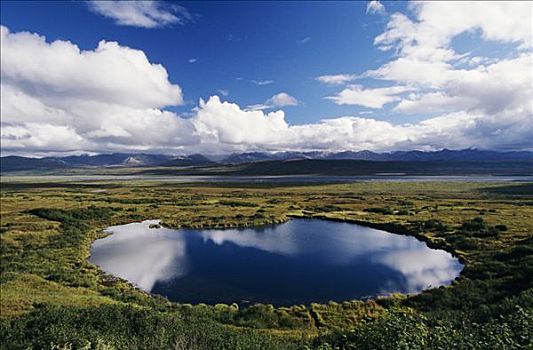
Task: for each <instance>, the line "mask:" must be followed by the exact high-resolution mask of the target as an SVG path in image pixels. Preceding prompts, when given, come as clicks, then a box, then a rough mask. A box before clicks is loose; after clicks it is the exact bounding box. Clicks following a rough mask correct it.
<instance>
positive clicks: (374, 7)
mask: <svg viewBox="0 0 533 350" xmlns="http://www.w3.org/2000/svg"><path fill="white" fill-rule="evenodd" d="M386 12H387V11H386V10H385V6H383V4H382V3H381V2H379V1H377V0H372V1H369V2H368V3H367V5H366V13H372V14H376V13H377V14H380V15H382V14H385V13H386Z"/></svg>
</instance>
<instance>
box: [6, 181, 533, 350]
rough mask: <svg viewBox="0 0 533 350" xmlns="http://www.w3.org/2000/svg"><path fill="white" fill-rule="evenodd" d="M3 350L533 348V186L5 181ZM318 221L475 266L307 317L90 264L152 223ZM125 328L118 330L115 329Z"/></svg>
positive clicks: (315, 310)
mask: <svg viewBox="0 0 533 350" xmlns="http://www.w3.org/2000/svg"><path fill="white" fill-rule="evenodd" d="M1 196H2V197H1V201H2V202H1V204H2V208H1V243H2V245H1V268H2V276H1V280H0V282H1V292H2V293H1V320H2V323H1V324H2V338H3V339H2V341H1V342H0V343H1V345H0V347H1V348H6V349H16V348H28V347H29V348H35V349H37V348H52V347H55V348H60V349H62V348H69V346H70V347H71V348H83V347H85V348H95V349H96V348H102V349H103V348H106V349H108V348H117V349H119V348H120V349H126V348H129V349H131V348H143V349H147V348H153V349H157V348H175V349H189V348H191V349H196V348H198V349H210V348H227V349H235V348H241V349H247V348H256V349H264V348H280V349H286V348H306V347H308V348H320V349H337V348H338V349H344V348H346V349H351V348H354V349H355V348H358V349H359V348H363V349H364V348H383V349H387V348H399V347H402V346H403V347H404V348H527V347H529V346H531V345H532V344H531V342H532V340H531V339H532V332H531V328H532V327H531V325H532V324H533V319H532V317H533V316H532V314H533V313H532V309H533V289H532V287H533V283H532V278H531V276H533V183H461V182H442V183H441V182H438V183H437V182H426V183H424V182H405V183H383V182H382V183H379V182H360V183H353V184H338V185H298V184H290V185H289V184H286V185H281V184H278V185H272V184H228V183H226V184H216V183H213V184H206V183H197V184H172V183H162V182H157V181H125V182H105V181H95V182H79V183H72V182H71V183H61V182H57V183H40V182H38V181H35V182H25V183H16V182H4V183H2V191H1ZM291 217H317V218H324V219H333V220H343V221H348V222H354V223H359V224H364V225H368V226H372V227H376V228H383V229H387V230H389V231H391V232H397V233H401V234H409V235H414V236H416V237H418V238H420V239H422V240H424V241H426V242H427V244H428V245H429V246H431V247H438V248H441V249H445V250H448V251H450V252H452V253H453V254H455V255H456V256H458V257H459V258H460V259H461V261H462V262H463V263H464V264H465V268H464V270H463V271H462V273H461V276H460V277H459V278H458V279H457V280H456V281H455V282H454V283H453V284H452V285H451V286H448V287H440V288H436V289H431V290H427V291H425V292H423V293H421V294H418V295H414V296H402V295H396V296H392V297H387V298H379V299H377V300H367V301H346V302H343V303H329V304H323V305H320V304H312V305H309V306H304V305H296V306H292V307H282V308H274V307H273V306H270V305H256V306H251V307H248V308H242V307H241V308H239V306H238V305H224V304H218V305H214V306H209V305H184V304H177V303H171V302H169V301H167V300H165V299H163V298H161V297H157V296H151V295H148V294H146V293H144V292H142V291H140V290H138V289H135V288H134V287H132V286H131V285H129V284H128V283H126V282H125V281H122V280H120V279H117V278H114V277H112V276H109V275H106V274H104V273H102V272H101V271H99V270H98V269H97V268H96V267H95V266H94V265H92V264H90V263H89V262H88V261H87V258H88V256H89V248H90V244H91V242H92V241H93V240H94V239H96V238H98V237H101V236H102V235H103V233H102V229H103V228H105V227H107V226H110V225H117V224H124V223H130V222H137V221H141V220H145V219H155V218H157V219H161V220H162V223H163V225H165V226H167V227H173V228H179V227H188V228H206V227H214V228H224V227H241V226H252V225H264V224H272V223H280V222H284V221H286V220H288V219H289V218H291ZM117 325H119V326H117Z"/></svg>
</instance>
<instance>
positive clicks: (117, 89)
mask: <svg viewBox="0 0 533 350" xmlns="http://www.w3.org/2000/svg"><path fill="white" fill-rule="evenodd" d="M0 6H1V16H0V17H1V26H2V27H1V41H0V43H1V52H0V53H1V64H0V66H1V104H0V106H1V108H0V116H1V152H2V155H8V154H18V155H31V156H43V155H63V154H80V153H91V154H92V153H109V152H145V153H166V154H188V153H205V154H225V153H231V152H246V151H311V150H321V151H345V150H351V151H358V150H372V151H377V152H388V151H395V150H414V149H416V150H439V149H443V148H448V149H465V148H478V149H491V150H502V151H504V150H533V105H532V103H533V102H532V101H533V63H532V60H533V56H532V49H533V28H532V25H533V24H532V23H533V22H532V21H533V19H532V16H533V3H532V2H527V1H523V2H511V1H506V2H496V1H490V2H479V1H478V2H457V1H453V2H445V1H433V2H422V1H416V2H401V1H391V2H389V1H381V2H379V1H368V2H365V1H357V2H347V1H346V2H345V1H343V2H332V1H327V2H317V1H313V2H302V1H298V2H296V1H294V2H270V1H269V2H267V1H264V2H245V1H239V2H231V1H223V2H213V1H209V2H166V1H153V2H148V1H35V2H33V1H2V2H0Z"/></svg>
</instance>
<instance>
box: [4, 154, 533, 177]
mask: <svg viewBox="0 0 533 350" xmlns="http://www.w3.org/2000/svg"><path fill="white" fill-rule="evenodd" d="M218 159H220V157H219V158H218ZM305 159H308V160H366V161H376V162H439V161H440V162H451V161H459V162H462V161H469V162H496V161H498V162H502V161H525V162H533V152H528V151H509V152H497V151H486V150H476V149H465V150H448V149H444V150H441V151H431V152H425V151H396V152H390V153H376V152H372V151H344V152H320V151H313V152H275V153H269V152H247V153H233V154H230V155H228V156H225V157H223V158H221V159H220V160H218V161H214V160H212V159H210V158H209V156H204V155H201V154H191V155H184V156H170V155H162V154H145V153H136V154H134V153H111V154H98V155H77V156H67V157H44V158H31V157H21V156H6V157H1V158H0V166H1V171H2V172H12V171H23V170H26V171H27V170H40V169H61V168H79V167H156V166H157V167H209V166H214V165H238V164H245V163H256V162H265V161H287V160H305Z"/></svg>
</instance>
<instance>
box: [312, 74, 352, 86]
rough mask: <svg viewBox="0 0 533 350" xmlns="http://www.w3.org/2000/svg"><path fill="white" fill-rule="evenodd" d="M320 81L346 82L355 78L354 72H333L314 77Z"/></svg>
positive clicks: (331, 82)
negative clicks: (332, 73)
mask: <svg viewBox="0 0 533 350" xmlns="http://www.w3.org/2000/svg"><path fill="white" fill-rule="evenodd" d="M315 79H316V80H318V81H319V82H321V83H324V84H330V85H341V84H346V83H349V82H351V81H354V80H355V79H357V75H355V74H334V75H321V76H318V77H316V78H315Z"/></svg>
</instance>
